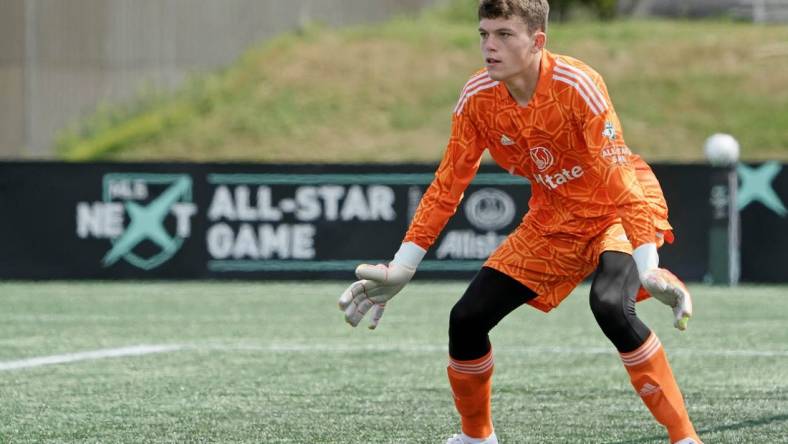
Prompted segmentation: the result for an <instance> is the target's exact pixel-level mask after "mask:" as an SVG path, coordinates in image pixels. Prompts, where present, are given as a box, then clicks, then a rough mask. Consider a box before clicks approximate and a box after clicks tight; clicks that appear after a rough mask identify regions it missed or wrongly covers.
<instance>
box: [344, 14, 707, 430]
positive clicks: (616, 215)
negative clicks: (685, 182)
mask: <svg viewBox="0 0 788 444" xmlns="http://www.w3.org/2000/svg"><path fill="white" fill-rule="evenodd" d="M478 13H479V33H480V35H481V50H482V54H483V57H484V61H485V66H486V67H485V69H482V70H481V71H479V72H478V73H476V75H474V76H473V77H471V79H470V80H469V81H468V82H467V83H466V85H465V87H464V88H463V90H462V93H461V94H460V98H459V100H458V102H457V105H456V106H455V108H454V113H453V116H452V134H451V138H450V140H449V144H448V147H447V149H446V152H445V154H444V157H443V160H442V162H441V164H440V166H439V167H438V170H437V172H436V174H435V180H434V181H433V182H432V184H431V185H430V187H429V188H428V189H427V191H426V193H425V194H424V197H423V198H422V200H421V203H420V205H419V207H418V210H417V211H416V214H415V215H414V217H413V221H412V223H411V225H410V228H409V229H408V232H407V233H406V235H405V238H404V240H403V243H402V245H401V247H400V249H399V251H397V253H396V254H395V256H394V259H393V260H392V261H391V262H390V263H389V264H388V265H377V266H371V265H360V266H359V267H358V268H357V269H356V275H357V276H358V277H359V279H361V280H360V281H357V282H355V283H353V284H352V285H351V286H350V287H348V289H347V290H346V291H345V292H344V293H343V294H342V296H341V297H340V300H339V305H340V308H341V309H342V310H343V311H344V312H345V319H346V320H347V322H348V323H350V324H351V325H352V326H356V325H358V323H359V322H360V320H361V319H362V318H363V317H364V315H365V314H366V313H367V312H368V311H370V310H371V324H370V328H375V327H376V326H377V324H378V322H379V321H380V318H381V316H382V314H383V310H384V307H385V303H386V301H388V300H389V299H391V298H392V297H393V296H394V295H395V294H396V293H397V292H399V291H400V290H401V289H402V288H403V287H404V286H405V284H406V283H407V282H408V281H409V280H410V279H411V277H412V276H413V274H414V273H415V272H416V268H417V266H418V264H419V262H420V261H421V259H422V258H423V256H424V254H425V253H426V250H427V249H428V248H429V247H430V246H431V245H432V244H433V242H434V241H435V239H436V238H437V237H438V235H439V234H440V232H441V230H442V229H443V227H444V226H445V225H446V222H447V221H448V219H449V218H450V217H451V215H452V214H454V212H455V210H456V208H457V205H458V204H459V202H460V200H461V198H462V195H463V191H464V190H465V188H466V187H467V186H468V184H469V183H470V182H471V180H472V179H473V177H474V175H475V173H476V171H477V169H478V166H479V161H480V158H481V155H482V153H483V151H484V150H485V149H488V150H489V151H490V153H491V155H492V157H493V159H495V161H496V162H497V163H498V164H499V165H500V166H501V167H503V168H504V169H506V170H507V171H509V172H510V173H511V174H517V175H520V176H524V177H526V178H528V179H529V180H530V182H531V186H532V193H533V195H532V197H531V200H530V202H529V208H530V209H529V211H528V213H527V214H526V215H525V217H524V218H523V221H522V223H521V224H520V226H518V227H517V228H516V229H515V231H514V232H513V233H511V234H510V235H509V237H508V238H507V239H506V240H505V241H504V242H503V243H502V244H501V245H500V246H499V247H498V248H497V250H496V251H495V252H494V253H493V254H492V255H491V256H490V257H489V258H488V260H487V262H486V263H485V264H484V267H483V268H482V269H481V270H480V271H479V273H478V274H477V275H476V277H475V278H474V279H473V281H472V282H471V284H470V285H469V287H468V289H467V290H466V292H465V294H464V295H463V296H462V298H460V300H459V301H458V302H457V304H456V305H455V306H454V308H452V310H451V315H450V320H449V355H450V356H449V366H448V369H447V371H448V376H449V382H450V385H451V389H452V392H453V395H454V401H455V405H456V408H457V411H458V412H459V414H460V417H461V421H462V433H460V434H457V435H454V436H453V437H451V438H449V440H448V441H447V443H449V444H450V443H456V444H464V443H497V442H498V441H497V438H496V436H495V433H494V431H493V424H492V418H491V415H490V391H491V378H492V373H493V354H492V348H491V345H490V342H489V338H488V333H489V331H490V330H491V329H492V328H493V327H494V326H495V325H496V324H497V323H498V322H499V321H500V320H501V319H503V318H504V317H505V316H506V315H507V314H509V313H510V312H512V311H513V310H514V309H515V308H517V307H519V306H520V305H522V304H524V303H527V304H529V305H531V306H533V307H535V308H537V309H540V310H543V311H545V312H547V311H550V310H551V309H553V308H555V307H557V306H558V305H559V304H560V303H561V301H562V300H563V299H564V298H565V297H566V296H567V295H569V293H570V292H571V291H572V289H574V288H575V287H576V286H577V285H578V284H579V283H580V282H581V281H582V280H583V279H584V278H586V277H587V276H588V275H590V274H591V273H592V272H594V271H596V275H595V278H594V281H593V283H592V286H591V295H590V302H591V310H592V312H593V314H594V316H595V318H596V320H597V322H598V324H599V326H600V327H601V328H602V330H603V332H604V333H605V335H606V336H607V337H608V338H609V339H610V341H611V342H612V343H613V344H614V346H615V347H616V349H617V350H618V351H619V353H620V355H621V360H622V362H623V364H624V367H625V368H626V370H627V372H628V373H629V376H630V380H631V382H632V385H633V386H634V388H635V391H636V392H637V393H638V394H639V395H640V397H641V399H642V400H643V402H644V403H645V404H646V406H647V407H648V409H649V410H650V411H651V413H652V414H653V415H654V417H655V419H656V420H657V421H658V422H659V423H660V424H662V425H664V426H665V427H666V428H667V431H668V435H669V438H670V442H671V443H674V444H677V443H680V444H700V439H699V438H698V435H697V434H696V432H695V430H694V428H693V426H692V423H691V422H690V419H689V416H688V415H687V411H686V409H685V407H684V400H683V398H682V395H681V392H680V391H679V388H678V385H677V384H676V381H675V379H674V377H673V373H672V371H671V369H670V366H669V364H668V362H667V359H666V357H665V353H664V351H663V349H662V346H661V344H660V342H659V339H658V338H657V337H656V335H655V334H654V333H653V332H651V331H650V330H649V328H648V327H646V325H644V324H643V322H642V321H641V320H640V319H639V318H638V317H637V315H636V314H635V296H636V294H637V293H639V288H640V286H641V285H642V286H643V287H644V288H645V289H646V290H647V291H648V293H650V294H651V295H652V296H654V297H655V298H657V299H659V300H660V301H662V302H664V303H666V304H668V305H670V306H671V307H672V308H673V311H674V315H675V318H676V321H675V325H676V327H678V328H679V329H682V330H683V329H684V328H686V324H687V321H688V319H689V317H690V316H691V315H692V307H691V300H690V295H689V293H688V292H687V290H686V287H684V285H683V284H682V283H681V281H679V280H678V279H677V278H676V277H675V276H673V275H672V274H671V273H670V272H669V271H667V270H665V269H661V268H658V255H657V247H658V245H661V243H662V242H663V240H668V241H671V240H672V233H671V226H670V225H669V224H668V222H667V206H666V204H665V201H664V198H663V196H662V190H661V189H660V187H659V183H658V182H657V180H656V178H655V177H654V175H653V173H652V172H651V169H650V168H649V167H648V165H646V164H645V162H643V160H641V159H640V158H639V157H638V156H636V155H634V154H632V153H631V152H630V150H629V149H628V148H627V146H626V144H625V142H624V137H623V135H622V131H621V124H620V123H619V120H618V118H617V116H616V113H615V111H614V110H613V105H612V102H611V101H610V98H609V97H608V94H607V89H606V87H605V84H604V83H603V81H602V78H601V77H600V76H599V74H597V73H596V72H595V71H593V70H592V69H591V68H589V67H588V66H587V65H585V64H584V63H582V62H580V61H578V60H576V59H573V58H570V57H566V56H561V55H557V54H552V53H550V52H549V51H547V50H546V49H545V42H546V39H547V37H546V34H545V31H546V29H547V16H548V4H547V1H546V0H481V1H480V4H479V11H478ZM633 258H634V260H633Z"/></svg>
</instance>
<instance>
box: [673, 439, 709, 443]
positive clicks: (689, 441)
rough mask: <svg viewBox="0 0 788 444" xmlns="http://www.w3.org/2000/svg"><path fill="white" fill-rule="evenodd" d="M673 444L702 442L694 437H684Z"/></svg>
mask: <svg viewBox="0 0 788 444" xmlns="http://www.w3.org/2000/svg"><path fill="white" fill-rule="evenodd" d="M673 444H703V443H702V442H700V441H698V440H696V439H692V438H684V439H682V440H679V441H676V442H674V443H673Z"/></svg>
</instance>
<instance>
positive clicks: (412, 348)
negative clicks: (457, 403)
mask: <svg viewBox="0 0 788 444" xmlns="http://www.w3.org/2000/svg"><path fill="white" fill-rule="evenodd" d="M181 350H196V351H200V350H204V351H218V352H233V351H248V352H262V353H357V352H362V353H363V352H405V353H446V352H447V349H446V347H445V346H439V345H424V344H320V343H309V344H306V343H274V344H223V343H207V344H158V345H134V346H129V347H120V348H107V349H99V350H92V351H84V352H77V353H65V354H59V355H50V356H39V357H34V358H26V359H19V360H14V361H0V371H7V370H18V369H25V368H34V367H41V366H45V365H54V364H67V363H72V362H79V361H92V360H98V359H106V358H120V357H126V356H142V355H150V354H156V353H170V352H175V351H181ZM495 351H496V353H506V354H524V355H544V354H556V355H614V354H615V351H614V350H613V349H612V348H601V347H550V346H533V347H528V346H521V347H516V346H515V347H496V348H495ZM668 354H669V355H672V356H693V357H694V356H712V357H714V356H716V357H740V358H748V359H749V358H757V357H778V358H783V357H788V350H724V349H722V350H698V349H686V348H685V349H679V348H674V349H673V350H669V353H668Z"/></svg>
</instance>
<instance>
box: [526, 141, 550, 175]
mask: <svg viewBox="0 0 788 444" xmlns="http://www.w3.org/2000/svg"><path fill="white" fill-rule="evenodd" d="M530 154H531V160H532V161H533V162H534V165H536V169H537V170H539V171H544V170H546V169H548V168H550V167H551V166H552V165H553V163H554V162H555V158H553V153H551V152H550V150H548V149H547V148H545V147H543V146H538V147H536V148H531V152H530Z"/></svg>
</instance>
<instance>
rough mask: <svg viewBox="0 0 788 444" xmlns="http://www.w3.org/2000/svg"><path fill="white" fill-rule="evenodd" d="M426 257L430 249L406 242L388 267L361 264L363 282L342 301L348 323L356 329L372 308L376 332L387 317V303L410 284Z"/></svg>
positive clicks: (351, 288) (353, 286)
mask: <svg viewBox="0 0 788 444" xmlns="http://www.w3.org/2000/svg"><path fill="white" fill-rule="evenodd" d="M424 254H426V250H424V249H423V248H421V247H419V246H418V245H416V244H415V243H413V242H403V243H402V245H401V246H400V248H399V250H398V251H397V253H396V254H395V255H394V259H392V261H391V262H389V264H388V265H383V264H378V265H368V264H361V265H359V266H358V267H357V268H356V277H358V278H359V280H358V281H356V282H354V283H352V284H351V285H350V286H349V287H348V288H347V289H346V290H345V291H344V292H343V293H342V296H340V298H339V309H340V310H342V311H344V312H345V321H347V323H348V324H350V325H352V326H353V327H355V326H357V325H358V323H359V322H361V319H362V318H363V317H364V315H365V314H366V313H367V312H368V311H370V309H371V310H372V314H371V315H370V321H369V328H370V329H373V330H374V329H375V328H376V327H377V326H378V323H379V322H380V318H381V317H382V316H383V311H384V310H385V308H386V302H388V301H389V299H391V298H393V297H394V295H396V294H397V293H399V291H400V290H402V288H403V287H405V285H406V284H407V283H408V282H410V279H411V278H412V277H413V275H414V274H415V273H416V268H417V267H418V266H419V263H420V262H421V260H422V258H424Z"/></svg>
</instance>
